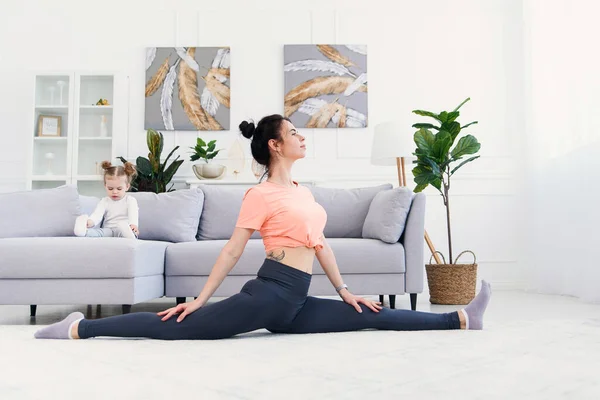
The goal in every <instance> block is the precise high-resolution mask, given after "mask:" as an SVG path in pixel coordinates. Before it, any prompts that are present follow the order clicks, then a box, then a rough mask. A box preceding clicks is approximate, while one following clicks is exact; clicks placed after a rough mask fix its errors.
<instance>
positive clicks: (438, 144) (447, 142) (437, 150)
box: [432, 131, 452, 163]
mask: <svg viewBox="0 0 600 400" xmlns="http://www.w3.org/2000/svg"><path fill="white" fill-rule="evenodd" d="M450 146H452V136H450V134H449V133H448V132H446V131H439V132H438V133H437V134H436V135H435V142H434V143H433V151H432V153H433V154H432V156H433V157H432V158H434V159H436V160H437V161H438V162H440V163H443V162H445V161H446V160H447V158H448V151H449V150H450Z"/></svg>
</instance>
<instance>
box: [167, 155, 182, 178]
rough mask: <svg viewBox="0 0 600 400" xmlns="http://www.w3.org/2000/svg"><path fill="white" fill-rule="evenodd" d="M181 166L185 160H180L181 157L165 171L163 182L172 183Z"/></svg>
mask: <svg viewBox="0 0 600 400" xmlns="http://www.w3.org/2000/svg"><path fill="white" fill-rule="evenodd" d="M181 164H183V160H179V156H177V158H176V159H175V160H173V162H172V163H171V165H169V166H168V167H167V169H166V170H165V173H164V176H163V180H164V181H165V182H167V183H168V182H171V179H173V176H175V173H176V172H177V170H178V169H179V167H180V166H181Z"/></svg>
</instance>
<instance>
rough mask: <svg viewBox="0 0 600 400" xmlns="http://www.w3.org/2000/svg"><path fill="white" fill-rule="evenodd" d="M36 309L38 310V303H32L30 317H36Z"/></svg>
mask: <svg viewBox="0 0 600 400" xmlns="http://www.w3.org/2000/svg"><path fill="white" fill-rule="evenodd" d="M36 311H37V305H35V304H32V305H30V306H29V316H30V317H35V313H36Z"/></svg>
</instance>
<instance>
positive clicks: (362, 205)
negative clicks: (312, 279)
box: [309, 183, 393, 238]
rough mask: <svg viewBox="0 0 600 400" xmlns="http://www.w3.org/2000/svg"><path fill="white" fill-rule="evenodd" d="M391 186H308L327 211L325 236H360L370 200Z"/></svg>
mask: <svg viewBox="0 0 600 400" xmlns="http://www.w3.org/2000/svg"><path fill="white" fill-rule="evenodd" d="M392 187H393V186H392V185H391V184H389V183H388V184H384V185H379V186H372V187H364V188H356V189H337V188H336V189H334V188H327V187H319V186H312V187H311V186H309V189H310V191H311V192H312V194H313V196H314V197H315V201H316V202H317V203H319V204H320V205H321V206H322V207H323V208H324V209H325V212H327V224H326V225H325V229H324V230H323V234H324V235H325V237H330V238H360V237H362V230H363V225H364V223H365V218H366V217H367V213H368V212H369V206H370V204H371V201H372V200H373V198H374V197H375V195H376V194H377V193H379V192H381V191H383V190H389V189H391V188H392Z"/></svg>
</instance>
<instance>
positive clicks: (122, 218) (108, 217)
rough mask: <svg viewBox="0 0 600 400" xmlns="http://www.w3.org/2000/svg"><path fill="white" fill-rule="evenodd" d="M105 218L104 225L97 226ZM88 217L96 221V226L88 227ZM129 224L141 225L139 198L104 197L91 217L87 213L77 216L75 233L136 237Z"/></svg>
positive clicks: (92, 235) (126, 196) (81, 234)
mask: <svg viewBox="0 0 600 400" xmlns="http://www.w3.org/2000/svg"><path fill="white" fill-rule="evenodd" d="M103 218H104V222H103V223H102V227H100V228H95V227H96V226H97V225H98V224H99V223H100V221H102V219H103ZM88 219H91V220H92V221H94V228H89V229H88V227H87V221H88ZM129 225H135V226H139V208H138V203H137V200H136V199H135V198H133V197H132V196H128V195H125V196H123V198H122V199H120V200H113V199H111V198H110V197H103V198H102V199H101V200H100V202H99V203H98V205H97V206H96V209H95V210H94V212H93V213H92V214H91V215H90V216H89V217H88V216H87V215H80V216H79V217H77V220H76V221H75V229H74V233H75V236H87V237H125V238H129V239H136V236H135V234H134V233H133V231H132V230H131V227H130V226H129Z"/></svg>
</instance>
